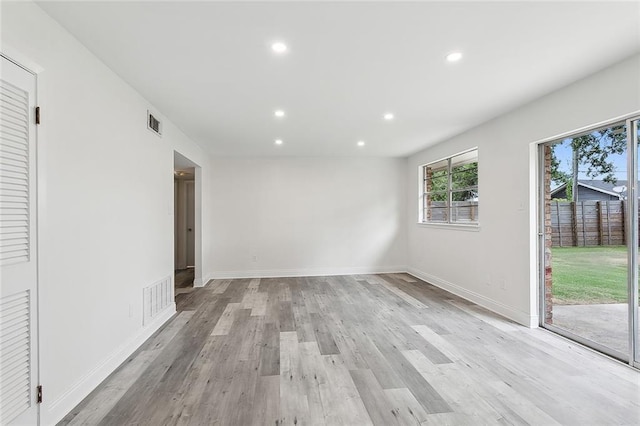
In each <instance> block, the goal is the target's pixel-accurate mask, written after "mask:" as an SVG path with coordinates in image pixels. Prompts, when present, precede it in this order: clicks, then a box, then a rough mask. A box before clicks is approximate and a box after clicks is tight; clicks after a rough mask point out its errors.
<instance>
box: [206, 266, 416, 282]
mask: <svg viewBox="0 0 640 426" xmlns="http://www.w3.org/2000/svg"><path fill="white" fill-rule="evenodd" d="M406 270H407V267H406V266H374V267H371V266H363V267H355V268H310V269H266V270H248V271H247V270H245V271H217V272H214V273H212V274H211V275H210V276H209V278H211V279H227V280H228V279H235V278H284V277H318V276H331V275H364V274H395V273H400V272H405V271H406Z"/></svg>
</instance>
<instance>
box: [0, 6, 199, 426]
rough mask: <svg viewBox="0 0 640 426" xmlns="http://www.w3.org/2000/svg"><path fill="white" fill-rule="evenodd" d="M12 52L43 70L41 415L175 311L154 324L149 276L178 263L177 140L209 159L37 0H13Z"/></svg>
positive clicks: (75, 396) (88, 383) (82, 392)
mask: <svg viewBox="0 0 640 426" xmlns="http://www.w3.org/2000/svg"><path fill="white" fill-rule="evenodd" d="M2 51H3V53H5V54H8V55H9V56H13V57H14V59H17V60H19V61H21V62H23V64H24V65H27V66H31V67H33V68H37V69H38V70H39V71H40V72H39V73H38V97H39V101H40V105H41V107H42V119H43V124H42V125H41V126H40V127H39V136H38V144H39V149H38V156H39V158H38V161H39V165H38V172H39V179H38V182H39V188H38V190H39V204H40V205H39V208H38V212H39V214H40V217H39V232H40V235H39V237H40V252H39V254H40V270H39V273H40V280H39V288H40V366H41V370H40V371H41V380H40V381H41V383H42V384H43V385H44V389H45V400H44V404H43V406H42V410H41V415H42V420H43V424H52V423H55V422H56V421H58V420H59V419H60V418H61V417H62V416H64V415H65V414H67V412H68V411H69V410H71V409H72V408H73V407H74V406H75V405H76V404H77V403H78V402H79V401H80V400H81V399H82V398H83V397H84V396H86V395H87V394H88V392H89V391H91V390H92V388H93V387H94V386H95V385H97V384H98V383H99V382H100V381H101V380H102V379H103V378H104V377H106V375H107V374H109V373H110V372H111V371H112V370H113V369H114V368H115V367H117V366H118V365H119V364H120V362H122V361H123V360H124V359H125V357H126V356H128V355H129V354H130V353H131V352H132V351H133V350H134V349H135V348H136V347H137V346H138V345H139V344H140V343H142V342H143V341H144V339H145V338H146V337H147V336H148V335H150V334H151V333H152V332H153V331H154V330H155V329H157V328H158V326H159V325H161V324H160V322H161V321H163V320H165V319H166V317H165V318H161V319H160V322H156V323H154V324H152V325H150V326H148V327H147V328H143V327H142V289H143V287H145V286H147V285H150V284H152V283H154V282H156V281H158V280H160V279H162V278H164V277H167V276H169V275H172V274H173V262H174V258H173V228H174V223H173V150H174V149H175V150H177V151H179V152H180V153H182V154H183V155H185V156H186V157H188V158H190V159H192V160H193V161H195V162H196V163H198V164H199V165H200V166H202V167H203V173H205V174H206V173H208V169H207V167H208V164H207V157H206V156H205V155H204V153H203V152H202V151H201V150H200V148H199V147H198V146H197V145H195V144H194V143H193V142H192V141H191V140H189V139H188V138H187V137H186V136H185V135H184V134H182V133H181V132H180V131H179V130H178V129H177V128H176V127H175V126H173V125H172V124H171V123H170V122H168V121H167V120H164V123H163V125H164V128H163V131H164V134H163V137H162V138H158V137H157V136H156V135H154V134H152V133H151V132H149V131H148V130H147V128H146V111H147V108H149V107H150V106H151V105H149V103H148V102H146V101H145V99H143V98H142V97H141V96H140V95H139V94H138V93H137V92H135V91H134V90H133V89H132V88H131V87H130V86H128V85H127V84H125V83H124V82H123V81H122V80H121V79H120V78H119V77H118V76H116V75H115V74H114V73H113V72H112V71H111V70H109V69H108V68H107V67H106V66H105V65H104V64H103V63H102V62H100V61H99V60H98V59H97V58H96V57H95V56H93V55H92V54H91V53H90V52H88V51H87V50H86V49H85V48H84V47H83V46H82V45H81V44H80V43H78V42H77V41H76V40H75V39H74V38H73V37H72V36H71V35H70V34H68V33H67V32H66V31H64V30H63V29H62V28H61V27H59V26H58V25H57V23H55V22H54V21H53V20H52V19H50V18H49V17H48V16H47V15H46V14H45V13H44V12H43V11H42V10H41V9H40V8H39V7H37V6H36V5H34V4H32V3H7V2H2ZM205 186H206V183H205ZM203 203H204V204H205V207H204V208H207V207H206V206H207V204H208V203H209V200H208V199H207V198H206V197H205V199H204V200H203ZM203 231H204V232H203V234H204V236H205V240H204V244H203V245H204V247H205V248H204V250H205V254H204V258H205V259H206V258H207V256H208V253H207V250H208V247H209V241H208V240H207V239H206V235H208V232H209V231H208V230H207V229H205V230H203ZM207 268H208V265H206V263H205V265H204V270H205V273H208V272H206V271H208V269H207Z"/></svg>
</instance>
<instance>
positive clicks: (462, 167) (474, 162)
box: [451, 153, 478, 192]
mask: <svg viewBox="0 0 640 426" xmlns="http://www.w3.org/2000/svg"><path fill="white" fill-rule="evenodd" d="M468 154H471V153H467V154H464V155H465V156H467V157H464V158H462V159H461V158H460V157H462V156H458V157H454V158H453V159H452V160H451V186H452V188H451V189H453V190H456V189H463V188H465V189H466V188H477V186H478V158H477V156H476V157H475V158H473V157H472V158H469V157H468ZM456 159H457V162H455V163H454V160H456ZM463 160H464V161H463ZM476 192H477V191H476Z"/></svg>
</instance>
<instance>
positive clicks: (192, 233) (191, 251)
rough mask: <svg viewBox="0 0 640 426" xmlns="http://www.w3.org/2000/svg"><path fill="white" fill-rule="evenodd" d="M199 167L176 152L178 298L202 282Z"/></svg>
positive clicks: (175, 256)
mask: <svg viewBox="0 0 640 426" xmlns="http://www.w3.org/2000/svg"><path fill="white" fill-rule="evenodd" d="M199 172H200V168H199V167H198V166H197V165H196V164H195V163H194V162H192V161H191V160H189V159H188V158H186V157H185V156H183V155H181V154H180V153H178V152H174V271H175V275H174V286H175V296H176V300H178V299H179V298H180V297H181V295H184V294H186V293H190V292H191V291H192V290H193V288H194V287H199V286H201V285H202V274H201V261H200V260H201V259H200V256H199V254H200V252H201V251H200V250H199V246H200V236H201V227H200V223H199V222H200V215H199V210H200V193H199V192H200V191H199V188H200V185H199V175H200V173H199Z"/></svg>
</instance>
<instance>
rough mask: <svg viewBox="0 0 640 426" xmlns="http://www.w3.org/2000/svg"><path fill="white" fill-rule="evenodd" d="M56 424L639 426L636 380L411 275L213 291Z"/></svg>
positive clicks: (216, 286)
mask: <svg viewBox="0 0 640 426" xmlns="http://www.w3.org/2000/svg"><path fill="white" fill-rule="evenodd" d="M178 308H179V313H178V314H177V315H176V316H175V317H174V318H173V319H172V320H171V321H170V322H169V323H168V324H167V325H166V326H165V327H163V328H162V329H161V330H160V331H159V332H157V333H156V334H155V335H154V336H153V337H152V338H150V339H149V341H147V342H146V343H145V344H144V345H143V346H142V347H141V348H140V349H139V350H138V351H137V352H136V353H135V354H134V355H133V356H132V357H131V358H130V359H129V360H128V361H127V362H125V363H124V364H123V365H122V366H120V367H119V368H118V370H117V371H115V372H114V373H113V374H112V375H111V376H110V377H109V378H108V379H107V380H106V381H105V382H104V383H103V384H101V385H100V387H99V388H98V389H96V390H95V391H94V392H93V393H92V394H91V395H89V396H88V397H87V398H86V399H85V400H84V401H83V402H82V403H81V404H79V405H78V407H76V408H75V409H74V410H73V411H72V412H71V413H69V415H68V416H67V417H65V419H64V420H63V421H62V422H61V424H88V425H96V424H103V425H107V424H108V425H132V424H145V425H147V424H148V425H183V424H193V425H272V426H279V425H308V424H313V425H322V424H331V425H333V424H343V425H369V424H375V425H395V424H401V425H484V424H534V425H555V424H573V425H612V424H626V425H632V424H633V425H637V424H640V372H638V371H636V370H633V369H631V368H629V367H627V366H624V365H622V364H620V363H617V362H615V361H612V360H609V359H607V358H605V357H603V356H601V355H598V354H595V353H593V352H591V351H590V350H587V349H585V348H583V347H581V346H579V345H577V344H574V343H571V342H569V341H567V340H564V339H562V338H560V337H558V336H555V335H553V334H551V333H549V332H547V331H545V330H540V329H537V330H536V329H534V330H531V329H527V328H525V327H522V326H519V325H516V324H514V323H512V322H509V321H507V320H505V319H503V318H500V317H498V316H496V315H494V314H492V313H490V312H488V311H486V310H484V309H482V308H480V307H478V306H476V305H473V304H471V303H469V302H466V301H464V300H462V299H460V298H457V297H455V296H452V295H451V294H449V293H447V292H445V291H442V290H440V289H438V288H435V287H433V286H431V285H429V284H427V283H425V282H422V281H420V280H417V279H415V278H413V277H411V276H409V275H406V274H390V275H361V276H335V277H313V278H268V279H238V280H213V281H211V282H209V284H208V285H207V286H206V287H204V288H200V289H194V290H193V291H192V292H190V293H185V294H180V295H178Z"/></svg>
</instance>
